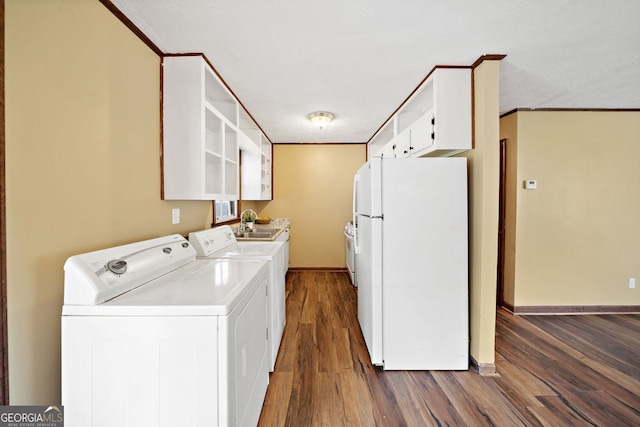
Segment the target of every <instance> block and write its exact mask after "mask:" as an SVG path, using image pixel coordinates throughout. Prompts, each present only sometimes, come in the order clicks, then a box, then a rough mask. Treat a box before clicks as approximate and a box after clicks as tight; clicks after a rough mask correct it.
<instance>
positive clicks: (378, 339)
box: [356, 215, 382, 365]
mask: <svg viewBox="0 0 640 427" xmlns="http://www.w3.org/2000/svg"><path fill="white" fill-rule="evenodd" d="M356 216H357V218H358V228H357V230H356V232H357V233H359V236H360V237H359V238H360V248H361V250H360V252H359V253H358V254H357V255H356V283H357V286H358V322H359V323H360V329H361V330H362V335H363V336H364V341H365V343H366V344H367V349H368V350H369V356H370V357H371V363H373V364H374V365H381V364H382V250H381V244H382V242H381V236H382V220H381V219H379V218H369V217H366V216H361V215H356Z"/></svg>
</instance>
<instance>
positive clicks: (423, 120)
mask: <svg viewBox="0 0 640 427" xmlns="http://www.w3.org/2000/svg"><path fill="white" fill-rule="evenodd" d="M433 121H434V118H433V114H432V113H431V111H428V112H427V113H426V114H424V115H423V116H422V117H420V118H419V119H418V120H416V121H415V122H414V123H413V124H412V125H411V127H410V128H409V129H410V130H411V152H412V154H417V155H419V154H420V152H421V151H422V150H425V149H427V148H429V147H431V146H432V145H433V143H434V140H433V137H434V134H433V124H432V123H433Z"/></svg>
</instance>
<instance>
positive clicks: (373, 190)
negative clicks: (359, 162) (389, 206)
mask: <svg viewBox="0 0 640 427" xmlns="http://www.w3.org/2000/svg"><path fill="white" fill-rule="evenodd" d="M381 160H382V159H381V158H380V157H373V158H371V160H369V161H368V162H367V163H365V164H364V165H363V166H362V167H361V168H360V169H358V173H357V174H356V177H355V179H354V186H353V187H354V190H353V191H354V203H353V212H354V214H362V215H365V216H370V217H378V216H381V215H382V189H381V171H382V169H381Z"/></svg>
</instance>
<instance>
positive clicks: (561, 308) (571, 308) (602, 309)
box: [510, 305, 640, 314]
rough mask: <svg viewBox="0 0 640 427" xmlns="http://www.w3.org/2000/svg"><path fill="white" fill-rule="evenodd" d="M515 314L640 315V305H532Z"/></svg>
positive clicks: (513, 309)
mask: <svg viewBox="0 0 640 427" xmlns="http://www.w3.org/2000/svg"><path fill="white" fill-rule="evenodd" d="M510 311H512V312H513V313H514V314H594V313H617V314H618V313H624V314H634V313H640V305H540V306H536V305H532V306H524V305H521V306H514V307H512V310H510Z"/></svg>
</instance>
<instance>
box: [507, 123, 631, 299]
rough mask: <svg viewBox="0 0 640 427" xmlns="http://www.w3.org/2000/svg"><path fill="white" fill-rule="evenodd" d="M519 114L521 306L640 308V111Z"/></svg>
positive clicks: (517, 280) (517, 293) (517, 295)
mask: <svg viewBox="0 0 640 427" xmlns="http://www.w3.org/2000/svg"><path fill="white" fill-rule="evenodd" d="M515 115H517V119H515V120H516V123H517V125H516V129H517V132H516V134H515V138H516V145H517V174H516V177H515V181H516V187H517V209H516V213H515V215H516V218H517V220H516V222H517V223H516V228H515V235H516V247H515V252H516V254H517V256H516V257H515V260H514V261H515V262H514V266H513V268H514V270H515V274H514V276H515V277H514V306H516V307H517V306H563V305H569V306H583V305H587V306H588V305H638V304H640V292H639V290H638V288H636V289H629V286H628V280H629V278H630V277H635V278H636V279H640V261H639V257H638V253H639V252H638V242H639V241H640V222H639V221H638V211H640V191H638V188H637V185H638V183H639V182H640V169H639V168H638V166H637V159H638V158H640V144H639V141H640V112H588V111H583V112H576V111H565V112H545V111H521V112H518V113H517V114H515ZM513 120H514V119H513V118H511V116H506V117H504V118H503V119H502V120H501V125H502V128H503V130H502V133H503V135H504V137H507V138H513V135H514V130H513V125H512V124H510V123H511V122H512V121H513ZM525 179H535V180H537V184H538V189H537V190H525V189H524V188H522V182H523V181H524V180H525ZM510 231H511V232H512V233H513V232H514V230H510Z"/></svg>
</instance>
